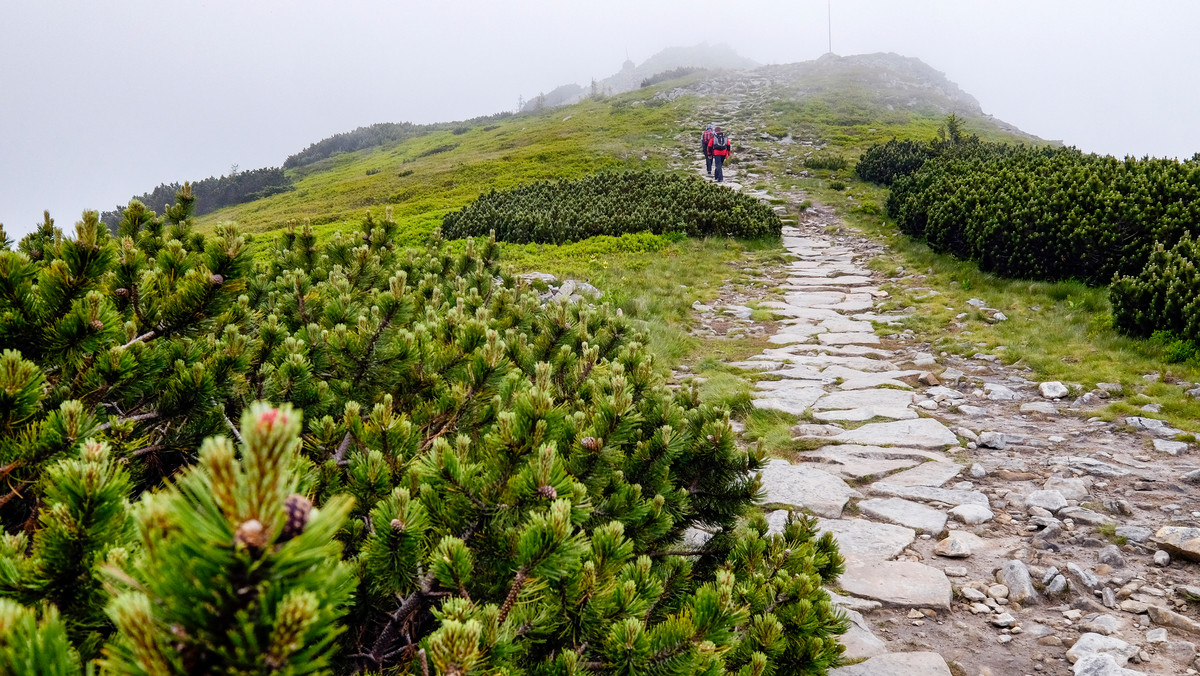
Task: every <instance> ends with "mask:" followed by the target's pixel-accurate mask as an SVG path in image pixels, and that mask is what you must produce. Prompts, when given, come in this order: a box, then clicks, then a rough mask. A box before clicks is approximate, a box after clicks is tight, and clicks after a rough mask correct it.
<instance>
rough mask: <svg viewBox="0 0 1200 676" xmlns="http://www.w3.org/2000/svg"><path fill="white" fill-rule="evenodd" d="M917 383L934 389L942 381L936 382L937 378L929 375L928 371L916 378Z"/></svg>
mask: <svg viewBox="0 0 1200 676" xmlns="http://www.w3.org/2000/svg"><path fill="white" fill-rule="evenodd" d="M917 382H919V383H921V384H922V385H929V386H932V387H936V386H937V385H941V384H942V381H940V380H938V377H937V376H935V375H933V374H932V373H930V372H928V371H926V372H924V373H922V374H921V375H919V376H917Z"/></svg>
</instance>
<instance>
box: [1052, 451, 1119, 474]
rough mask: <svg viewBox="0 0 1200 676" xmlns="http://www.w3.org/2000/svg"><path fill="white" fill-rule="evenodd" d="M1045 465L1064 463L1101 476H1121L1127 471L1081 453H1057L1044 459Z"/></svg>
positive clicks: (1072, 467)
mask: <svg viewBox="0 0 1200 676" xmlns="http://www.w3.org/2000/svg"><path fill="white" fill-rule="evenodd" d="M1046 464H1047V465H1065V466H1067V467H1070V468H1071V469H1076V470H1079V471H1080V472H1083V473H1085V474H1091V475H1092V476H1101V477H1122V476H1125V475H1126V474H1129V472H1127V471H1125V470H1123V469H1121V468H1120V467H1117V466H1116V465H1110V464H1109V463H1107V462H1104V461H1102V460H1096V459H1094V458H1088V457H1084V456H1081V455H1059V456H1055V457H1052V458H1049V459H1047V460H1046Z"/></svg>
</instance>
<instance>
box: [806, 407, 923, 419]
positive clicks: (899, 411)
mask: <svg viewBox="0 0 1200 676" xmlns="http://www.w3.org/2000/svg"><path fill="white" fill-rule="evenodd" d="M813 415H814V416H815V417H816V418H817V419H818V420H845V421H850V422H866V421H868V420H873V419H875V418H890V419H891V420H914V419H916V418H919V417H921V416H919V415H917V412H916V411H914V410H912V409H910V408H849V409H838V410H836V411H819V412H817V413H814V414H813Z"/></svg>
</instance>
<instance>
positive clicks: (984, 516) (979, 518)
mask: <svg viewBox="0 0 1200 676" xmlns="http://www.w3.org/2000/svg"><path fill="white" fill-rule="evenodd" d="M950 516H951V517H953V518H954V519H955V520H957V521H961V522H963V523H965V524H967V525H968V526H976V525H979V524H981V523H987V522H988V521H991V520H992V518H994V517H995V515H994V514H992V510H990V509H988V508H987V507H984V506H983V505H973V504H968V505H959V506H957V507H954V508H953V509H951V510H950Z"/></svg>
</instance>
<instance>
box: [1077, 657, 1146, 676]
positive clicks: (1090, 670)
mask: <svg viewBox="0 0 1200 676" xmlns="http://www.w3.org/2000/svg"><path fill="white" fill-rule="evenodd" d="M1124 663H1125V662H1122V661H1119V660H1118V659H1117V658H1115V657H1113V656H1112V655H1109V654H1107V653H1101V654H1094V655H1087V656H1086V657H1081V658H1078V659H1077V660H1076V661H1075V665H1074V667H1073V668H1072V671H1071V673H1072V674H1074V676H1146V673H1145V672H1143V671H1134V670H1132V669H1126V668H1124V667H1122V666H1121V665H1122V664H1124Z"/></svg>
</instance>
